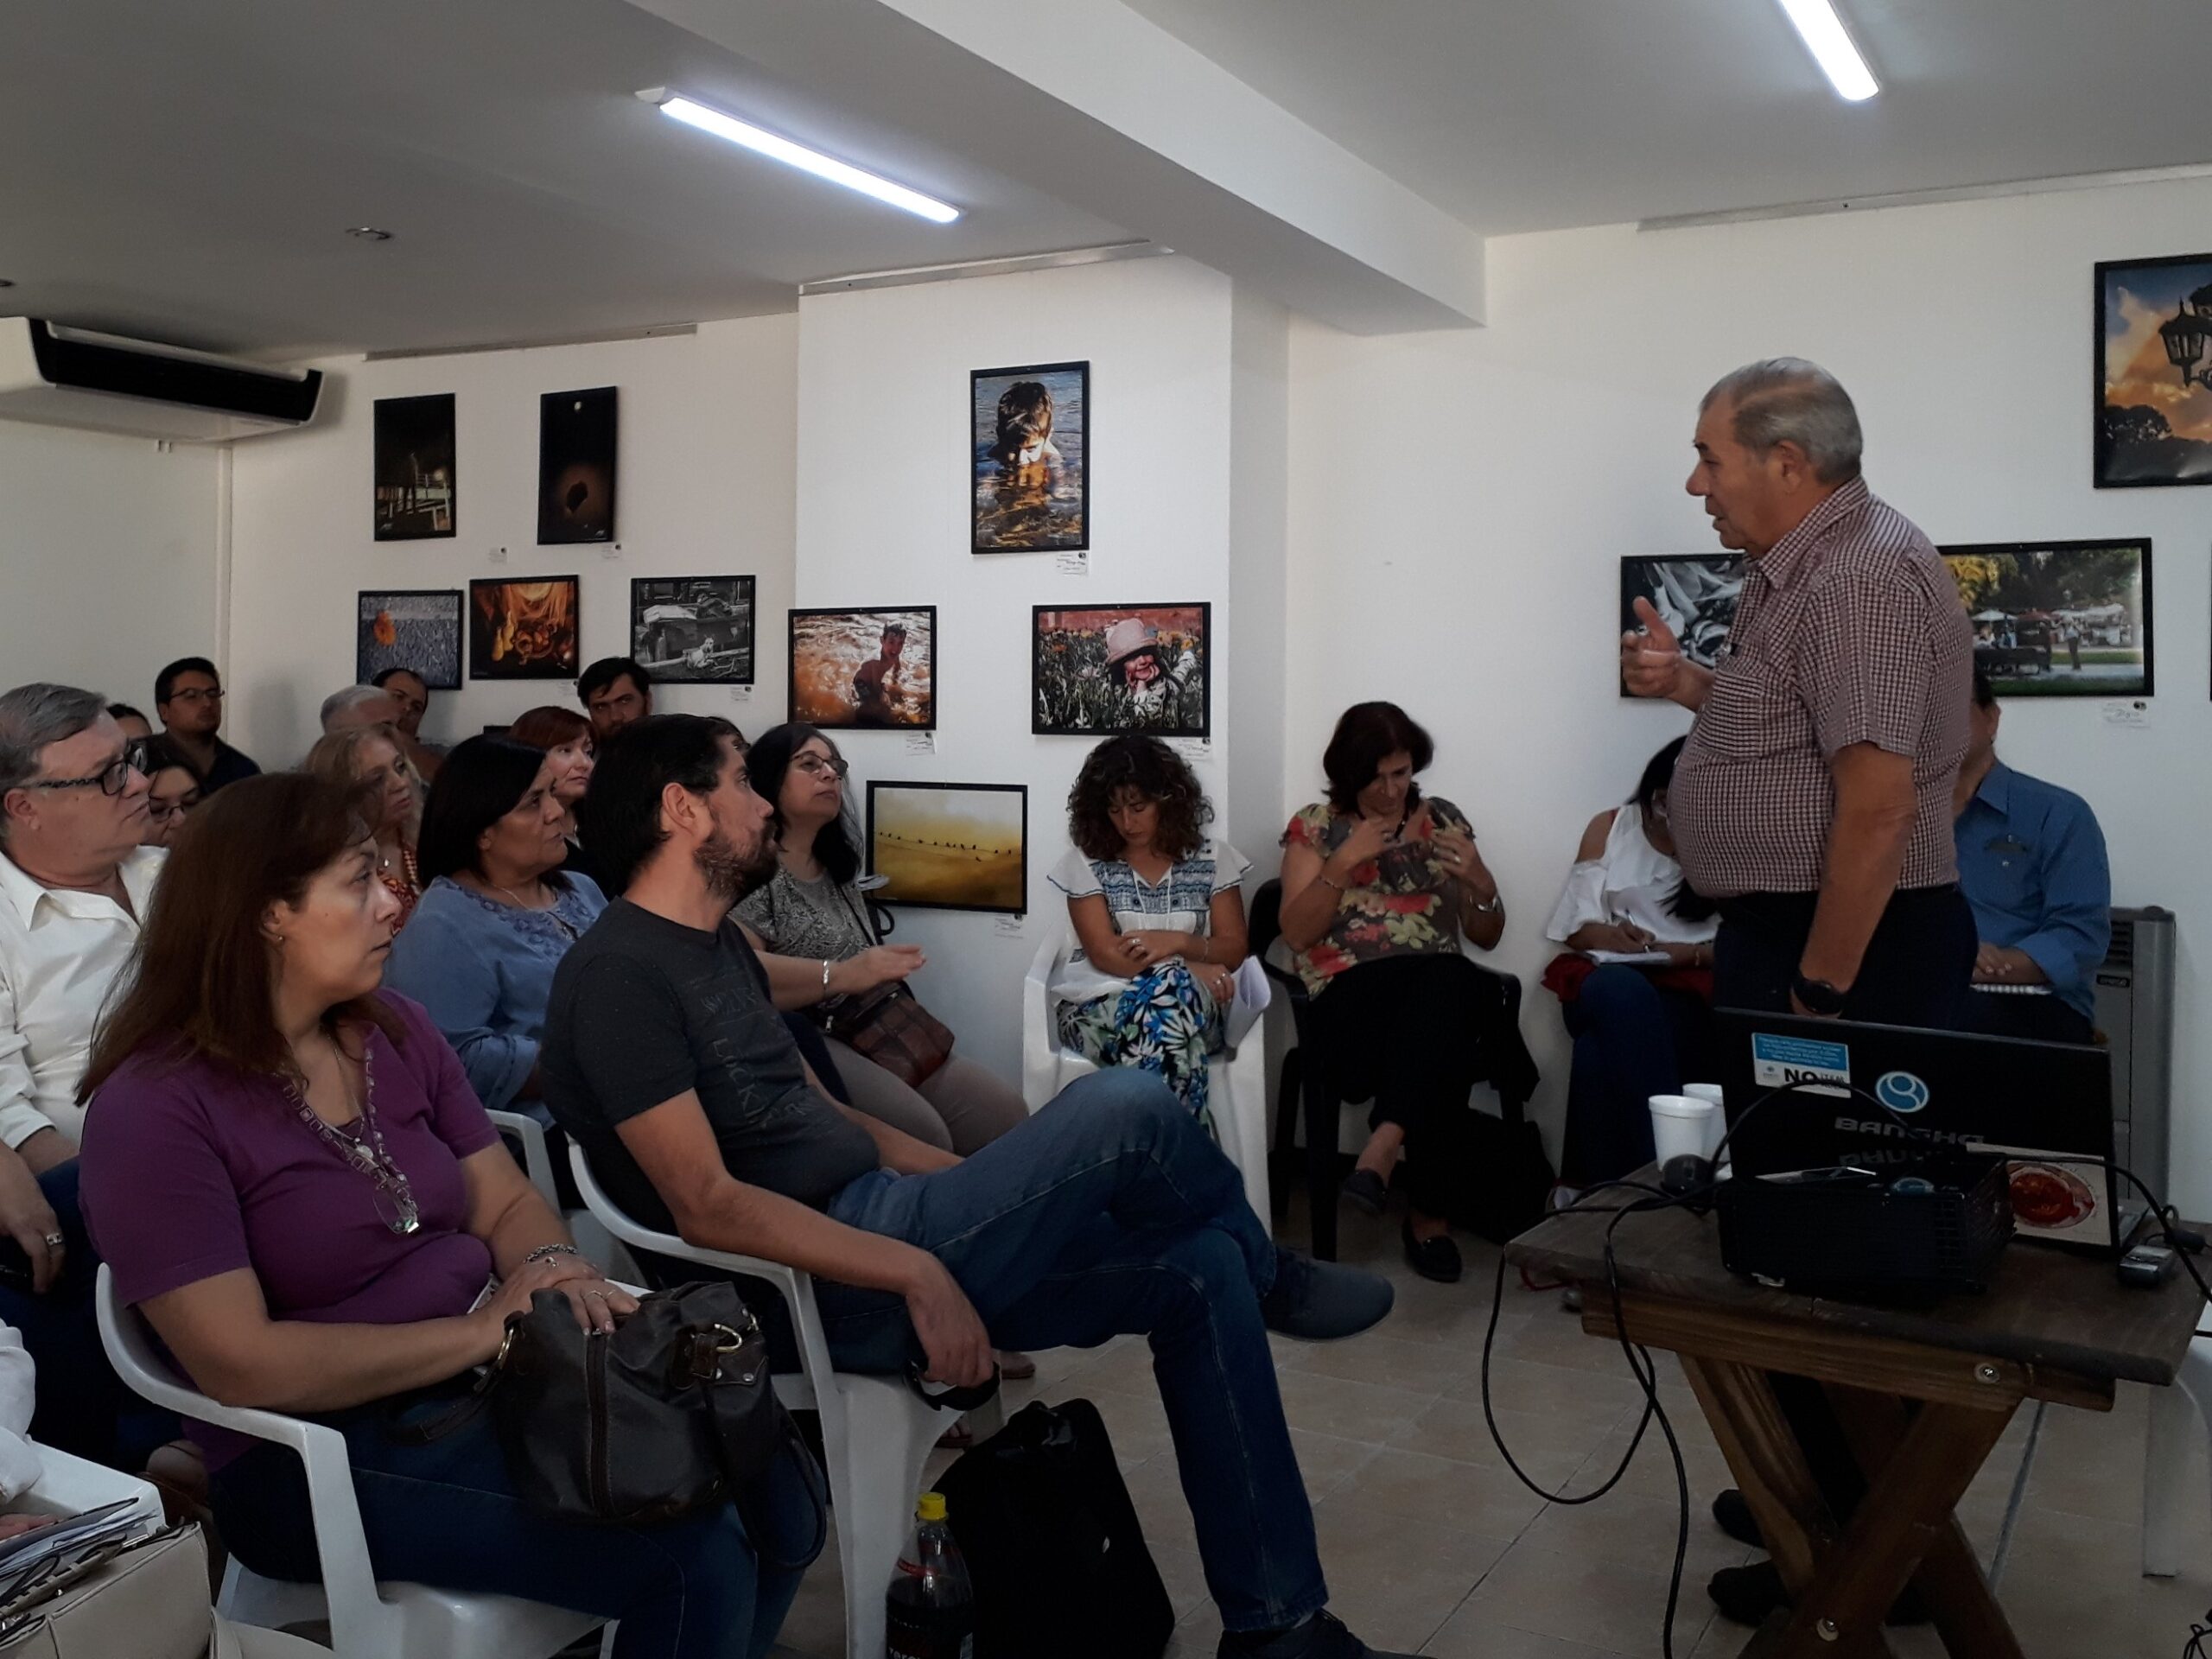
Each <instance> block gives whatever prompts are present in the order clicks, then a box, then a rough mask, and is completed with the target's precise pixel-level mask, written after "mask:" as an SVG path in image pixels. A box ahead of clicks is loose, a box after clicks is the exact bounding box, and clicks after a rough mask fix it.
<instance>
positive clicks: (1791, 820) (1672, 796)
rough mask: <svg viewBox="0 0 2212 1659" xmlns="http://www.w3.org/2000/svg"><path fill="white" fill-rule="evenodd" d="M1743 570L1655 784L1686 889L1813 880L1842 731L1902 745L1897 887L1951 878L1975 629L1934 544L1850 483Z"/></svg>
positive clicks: (1801, 884) (1779, 889)
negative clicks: (1678, 744)
mask: <svg viewBox="0 0 2212 1659" xmlns="http://www.w3.org/2000/svg"><path fill="white" fill-rule="evenodd" d="M1750 566H1751V568H1750V570H1749V572H1748V573H1747V574H1746V575H1745V579H1744V592H1743V597H1742V599H1741V601H1739V602H1738V606H1737V610H1736V620H1735V625H1734V626H1733V627H1732V628H1731V629H1730V631H1729V634H1728V643H1727V645H1726V646H1725V647H1724V648H1723V650H1722V652H1721V656H1720V661H1719V666H1718V667H1717V668H1716V669H1715V670H1714V671H1713V685H1712V689H1711V690H1709V691H1708V692H1707V696H1706V700H1705V706H1704V707H1703V708H1701V709H1699V710H1698V715H1697V721H1696V724H1695V725H1694V726H1693V727H1692V728H1690V737H1689V742H1688V746H1687V747H1685V748H1684V749H1683V751H1682V756H1681V762H1680V763H1679V764H1678V765H1677V766H1676V767H1675V780H1674V783H1673V785H1671V786H1670V787H1669V790H1668V791H1667V800H1668V812H1669V818H1670V819H1671V821H1672V824H1673V828H1674V832H1675V842H1676V844H1677V846H1678V848H1679V849H1680V853H1681V865H1682V871H1683V874H1685V875H1686V876H1687V877H1688V880H1689V882H1690V885H1691V886H1692V887H1694V888H1696V889H1697V891H1698V892H1700V893H1705V894H1706V895H1707V896H1708V897H1711V898H1715V899H1726V898H1732V897H1734V896H1735V895H1737V894H1739V893H1809V892H1813V891H1815V890H1816V889H1817V888H1818V887H1820V885H1821V866H1822V864H1823V862H1824V861H1825V857H1826V854H1827V835H1828V824H1829V822H1830V820H1831V819H1833V818H1834V816H1835V786H1834V783H1833V781H1832V780H1831V779H1830V777H1829V773H1828V760H1829V758H1830V757H1831V756H1833V755H1834V753H1836V751H1837V750H1839V749H1841V748H1844V747H1847V746H1848V745H1851V744H1853V743H1872V744H1875V745H1877V746H1878V747H1881V748H1883V749H1885V750H1887V751H1888V752H1889V753H1891V754H1903V755H1910V756H1911V757H1912V763H1913V765H1912V784H1913V793H1914V797H1915V800H1916V806H1917V810H1916V813H1915V815H1914V818H1913V825H1912V839H1911V841H1910V843H1909V844H1908V845H1907V847H1906V849H1905V856H1904V873H1903V874H1902V875H1901V876H1900V877H1899V879H1898V883H1897V885H1898V886H1899V887H1939V886H1942V884H1944V883H1946V882H1950V881H1955V880H1957V879H1958V867H1957V862H1956V855H1955V851H1954V849H1953V842H1952V835H1951V785H1952V782H1953V780H1954V779H1955V778H1956V777H1957V775H1958V770H1959V760H1960V758H1961V756H1963V755H1964V754H1965V753H1966V748H1967V696H1968V691H1969V689H1970V683H1971V680H1972V677H1973V671H1974V640H1973V629H1972V626H1971V625H1970V624H1969V623H1968V622H1967V614H1966V607H1965V606H1964V605H1963V604H1961V602H1960V600H1959V593H1958V588H1956V586H1955V585H1954V583H1953V582H1952V580H1951V575H1950V572H1949V571H1948V569H1945V568H1944V564H1943V561H1942V558H1941V557H1940V556H1938V555H1937V553H1936V549H1935V546H1934V544H1933V543H1930V542H1929V539H1928V537H1925V536H1924V535H1923V534H1922V533H1921V532H1920V531H1919V529H1918V528H1917V527H1916V525H1914V524H1913V523H1912V521H1911V520H1910V519H1908V518H1905V517H1904V515H1903V514H1901V513H1899V512H1897V511H1896V510H1895V509H1894V508H1892V507H1891V506H1889V505H1886V504H1885V503H1884V502H1882V501H1880V500H1878V499H1876V497H1875V496H1874V495H1873V494H1872V493H1871V492H1869V491H1868V489H1867V487H1866V484H1865V482H1864V481H1863V480H1856V479H1854V480H1853V481H1852V482H1850V483H1848V484H1847V485H1845V486H1843V487H1842V488H1841V489H1840V490H1838V491H1836V492H1835V493H1834V494H1833V495H1831V496H1829V497H1828V498H1827V499H1826V500H1825V501H1823V502H1821V505H1818V506H1817V507H1815V508H1814V509H1813V511H1812V512H1810V513H1809V514H1808V515H1807V516H1806V518H1805V521H1804V522H1803V523H1802V524H1799V525H1798V526H1797V528H1796V529H1795V530H1793V531H1790V532H1789V534H1788V535H1787V536H1785V537H1783V538H1782V539H1781V540H1780V541H1778V542H1777V543H1775V544H1774V546H1773V547H1772V548H1770V550H1768V551H1767V552H1766V553H1765V554H1764V556H1761V557H1759V558H1757V559H1753V560H1751V561H1750Z"/></svg>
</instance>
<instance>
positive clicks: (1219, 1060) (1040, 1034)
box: [1021, 915, 1273, 1230]
mask: <svg viewBox="0 0 2212 1659" xmlns="http://www.w3.org/2000/svg"><path fill="white" fill-rule="evenodd" d="M1045 933H1046V938H1045V939H1044V940H1043V942H1042V943H1041V944H1039V945H1038V947H1037V955H1036V957H1035V958H1034V959H1033V960H1032V961H1031V963H1030V964H1029V976H1028V977H1027V979H1025V980H1023V981H1022V982H1021V1097H1022V1099H1023V1100H1024V1101H1026V1102H1027V1103H1028V1106H1029V1109H1030V1110H1031V1111H1035V1110H1036V1109H1038V1108H1039V1107H1040V1106H1042V1105H1044V1103H1046V1101H1048V1100H1050V1099H1052V1096H1055V1095H1057V1094H1058V1093H1059V1092H1060V1090H1063V1089H1065V1088H1066V1087H1067V1086H1068V1084H1071V1083H1073V1082H1074V1081H1075V1080H1076V1079H1077V1077H1088V1076H1089V1075H1090V1073H1091V1072H1093V1071H1097V1070H1098V1067H1097V1066H1096V1065H1095V1064H1094V1063H1093V1062H1091V1061H1090V1060H1088V1059H1086V1058H1084V1056H1082V1055H1080V1054H1078V1053H1077V1052H1075V1051H1074V1050H1073V1049H1071V1048H1069V1047H1068V1046H1066V1045H1065V1044H1064V1043H1062V1042H1061V1041H1060V1035H1059V1031H1058V1027H1057V1026H1056V1025H1055V1024H1054V1021H1053V1018H1052V991H1051V989H1050V987H1051V984H1052V970H1053V969H1055V968H1057V967H1058V965H1059V964H1060V963H1062V962H1063V961H1065V960H1066V958H1067V956H1068V954H1069V952H1071V951H1072V950H1074V949H1075V942H1076V941H1075V928H1074V927H1073V925H1071V923H1070V922H1069V921H1068V920H1067V918H1066V917H1065V915H1064V916H1062V917H1061V918H1060V919H1059V920H1058V923H1057V924H1056V925H1048V926H1046V929H1045ZM1266 1030H1267V1027H1266V1025H1265V1023H1264V1022H1259V1023H1255V1025H1254V1026H1253V1027H1252V1029H1251V1030H1250V1031H1249V1032H1248V1033H1245V1037H1244V1043H1243V1047H1241V1048H1237V1049H1232V1050H1230V1052H1227V1053H1225V1054H1217V1055H1215V1056H1214V1057H1213V1058H1211V1059H1210V1060H1208V1061H1207V1062H1206V1071H1207V1072H1208V1074H1209V1077H1210V1081H1211V1102H1212V1107H1213V1121H1214V1127H1215V1128H1216V1129H1217V1130H1218V1131H1219V1132H1220V1135H1221V1149H1222V1151H1224V1153H1226V1154H1229V1161H1230V1163H1232V1164H1234V1165H1236V1168H1237V1172H1238V1173H1240V1174H1242V1175H1243V1177H1244V1197H1245V1200H1246V1202H1248V1203H1249V1204H1250V1205H1251V1206H1252V1213H1253V1214H1254V1215H1255V1216H1257V1217H1259V1218H1260V1224H1261V1225H1262V1226H1263V1227H1268V1228H1269V1229H1270V1230H1272V1228H1273V1222H1272V1220H1271V1219H1270V1212H1269V1210H1268V1053H1267V1040H1266V1035H1265V1033H1266Z"/></svg>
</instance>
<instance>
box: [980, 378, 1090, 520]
mask: <svg viewBox="0 0 2212 1659" xmlns="http://www.w3.org/2000/svg"><path fill="white" fill-rule="evenodd" d="M968 404H969V419H970V421H971V423H972V428H971V432H970V437H971V440H972V442H970V444H969V465H970V466H971V467H972V468H973V469H974V474H975V477H974V490H975V497H974V500H973V502H972V504H971V510H970V516H971V519H972V525H973V537H972V550H973V551H975V552H977V553H1049V552H1058V551H1062V550H1072V549H1076V548H1087V547H1089V546H1090V364H1088V363H1033V364H1031V365H1029V366H1028V367H1027V368H1020V369H976V370H975V371H974V372H971V373H970V374H969V377H968Z"/></svg>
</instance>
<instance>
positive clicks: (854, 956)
mask: <svg viewBox="0 0 2212 1659" xmlns="http://www.w3.org/2000/svg"><path fill="white" fill-rule="evenodd" d="M745 765H746V770H747V774H748V775H749V776H750V778H751V779H752V782H753V790H754V791H755V792H757V793H758V794H759V795H760V797H761V798H763V799H764V800H767V801H771V802H773V803H774V804H775V808H776V819H775V822H776V827H777V829H778V831H779V834H780V836H781V837H782V843H783V858H782V863H781V866H780V868H779V869H778V870H777V872H776V874H775V875H774V876H773V877H772V878H771V879H770V880H769V881H768V882H767V884H766V886H764V887H761V888H760V889H759V890H758V891H757V892H755V893H753V894H752V895H751V896H750V897H749V898H747V899H745V901H744V902H743V903H741V905H739V906H738V907H737V915H738V919H739V920H740V921H741V923H743V924H744V925H745V927H746V929H747V931H748V932H749V933H750V934H751V935H752V936H753V940H754V942H755V944H757V945H758V946H759V947H760V948H761V949H762V950H766V951H769V952H772V953H773V957H772V959H769V960H768V961H767V963H766V966H767V969H768V979H769V983H770V985H771V986H772V988H773V990H774V993H775V998H776V1006H777V1007H779V1008H804V1009H805V1010H806V1011H807V1012H808V1014H810V1015H811V1016H813V1017H814V1020H815V1022H816V1023H817V1025H818V1026H820V1027H822V1028H823V1032H824V1033H825V1034H826V1035H827V1036H828V1037H829V1052H830V1053H831V1054H832V1056H834V1057H835V1058H836V1062H837V1070H838V1071H839V1072H840V1073H841V1074H842V1076H843V1077H844V1079H845V1086H846V1087H847V1088H848V1089H849V1090H850V1091H851V1093H852V1096H853V1104H854V1105H855V1107H857V1108H858V1109H860V1110H861V1111H863V1112H866V1113H867V1114H868V1116H871V1117H875V1118H880V1119H881V1120H882V1121H883V1122H887V1123H888V1124H890V1125H891V1126H892V1127H893V1128H898V1129H903V1130H905V1131H906V1133H907V1134H908V1135H912V1136H913V1137H914V1138H915V1139H916V1140H918V1141H928V1142H929V1143H930V1144H931V1146H933V1147H943V1148H944V1150H946V1151H948V1152H957V1153H958V1154H961V1155H962V1156H963V1157H965V1156H966V1155H967V1154H969V1153H971V1152H974V1151H975V1150H976V1148H977V1147H982V1146H986V1145H988V1143H990V1142H991V1141H995V1140H996V1139H998V1137H999V1136H1001V1135H1004V1134H1005V1133H1006V1132H1007V1130H1008V1129H1010V1128H1013V1127H1014V1125H1015V1124H1016V1123H1019V1122H1021V1120H1022V1119H1023V1118H1025V1117H1027V1116H1028V1115H1029V1112H1028V1108H1027V1107H1026V1106H1025V1105H1024V1104H1023V1103H1022V1099H1021V1095H1020V1090H1016V1089H1014V1088H1013V1087H1012V1086H1011V1085H1010V1084H1007V1083H1006V1082H1004V1081H1003V1080H1001V1078H1000V1077H997V1076H995V1075H994V1074H993V1073H992V1072H991V1071H988V1069H986V1068H985V1067H983V1066H982V1065H978V1064H977V1063H976V1062H975V1061H973V1060H971V1059H969V1058H967V1057H966V1056H965V1055H963V1054H961V1053H960V1052H958V1051H957V1049H956V1050H955V1051H954V1052H952V1053H951V1054H950V1056H948V1057H947V1058H946V1059H945V1060H944V1064H943V1065H939V1066H938V1067H936V1069H935V1070H933V1071H930V1072H929V1074H928V1075H927V1076H925V1077H922V1078H920V1079H919V1081H918V1082H917V1083H913V1084H908V1083H906V1082H903V1081H901V1080H900V1079H899V1077H896V1076H894V1075H893V1073H892V1072H891V1071H888V1070H887V1069H886V1068H885V1067H884V1066H882V1065H878V1064H877V1063H876V1062H875V1061H874V1060H870V1059H868V1058H864V1057H863V1056H862V1055H861V1053H860V1052H859V1051H858V1050H857V1049H856V1048H855V1046H853V1043H852V1042H851V1041H850V1040H849V1038H850V1037H851V1035H852V1034H853V1027H852V1025H851V1023H850V1021H851V1020H852V1019H853V1018H854V1017H855V1016H856V1015H858V1016H861V1017H865V1011H866V1009H867V1007H868V1000H869V998H870V994H871V993H875V992H878V991H880V988H883V987H886V986H889V985H893V984H897V983H899V982H902V981H904V980H905V979H906V976H908V975H909V974H912V972H914V970H915V969H918V968H919V967H921V966H922V964H923V957H922V952H921V950H920V948H919V947H918V946H916V945H911V944H888V945H887V944H877V943H876V941H875V931H874V928H873V927H872V926H871V925H869V922H868V901H867V899H865V898H864V897H863V896H862V894H861V891H860V888H859V887H858V886H856V885H855V877H857V876H858V875H859V874H860V868H861V855H860V829H859V826H858V825H857V824H856V823H855V822H854V821H853V817H852V814H851V812H850V810H849V808H848V807H847V804H846V798H845V773H846V772H847V770H848V768H847V767H846V765H845V760H844V757H843V756H842V755H840V754H839V753H837V747H836V744H834V743H832V742H831V741H829V739H828V738H827V737H825V736H823V734H822V733H820V732H819V731H817V730H816V729H815V728H813V727H811V726H803V725H799V724H797V723H793V724H791V725H787V726H778V727H775V728H772V729H771V730H769V731H766V732H764V733H762V734H761V735H760V738H759V740H758V741H755V742H754V743H753V747H752V748H751V749H750V750H749V751H748V752H747V755H746V759H745ZM876 1000H877V1001H880V998H878V999H876ZM841 1032H842V1033H846V1034H845V1035H842V1036H841V1035H840V1033H841Z"/></svg>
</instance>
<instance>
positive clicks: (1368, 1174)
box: [1337, 1169, 1390, 1216]
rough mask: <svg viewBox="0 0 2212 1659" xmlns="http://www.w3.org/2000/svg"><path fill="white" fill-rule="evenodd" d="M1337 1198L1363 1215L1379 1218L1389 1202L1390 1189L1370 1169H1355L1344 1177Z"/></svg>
mask: <svg viewBox="0 0 2212 1659" xmlns="http://www.w3.org/2000/svg"><path fill="white" fill-rule="evenodd" d="M1337 1196H1338V1198H1342V1199H1343V1200H1344V1202H1345V1203H1346V1204H1348V1205H1351V1207H1352V1208H1353V1209H1355V1210H1357V1211H1360V1212H1361V1213H1362V1214H1363V1215H1370V1216H1379V1215H1381V1214H1382V1213H1383V1205H1387V1204H1388V1203H1389V1201H1390V1189H1389V1185H1387V1184H1385V1182H1384V1181H1383V1178H1382V1177H1381V1176H1380V1175H1377V1174H1376V1173H1375V1172H1374V1171H1373V1170H1371V1169H1355V1170H1354V1171H1352V1173H1351V1174H1349V1175H1347V1176H1345V1177H1344V1185H1342V1186H1340V1187H1338V1189H1337Z"/></svg>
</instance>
